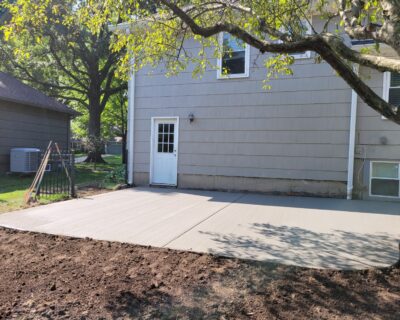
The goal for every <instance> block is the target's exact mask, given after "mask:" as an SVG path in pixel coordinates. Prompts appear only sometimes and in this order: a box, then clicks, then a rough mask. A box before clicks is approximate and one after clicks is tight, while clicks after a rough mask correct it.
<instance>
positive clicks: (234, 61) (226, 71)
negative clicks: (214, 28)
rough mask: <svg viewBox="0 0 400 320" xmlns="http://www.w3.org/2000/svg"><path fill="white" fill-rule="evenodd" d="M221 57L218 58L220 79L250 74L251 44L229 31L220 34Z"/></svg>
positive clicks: (218, 75)
mask: <svg viewBox="0 0 400 320" xmlns="http://www.w3.org/2000/svg"><path fill="white" fill-rule="evenodd" d="M219 44H220V46H221V57H220V58H219V59H218V73H217V77H218V79H226V78H228V79H229V78H243V77H248V76H249V69H250V46H249V45H248V44H246V43H244V42H243V41H242V40H240V39H237V38H235V37H233V36H232V35H230V34H229V33H226V32H223V33H220V35H219Z"/></svg>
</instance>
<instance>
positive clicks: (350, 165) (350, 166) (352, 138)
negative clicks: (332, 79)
mask: <svg viewBox="0 0 400 320" xmlns="http://www.w3.org/2000/svg"><path fill="white" fill-rule="evenodd" d="M353 69H354V72H355V73H357V74H358V69H359V66H358V65H354V67H353ZM356 124H357V93H356V92H355V91H354V90H352V91H351V110H350V132H349V133H350V134H349V154H348V162H347V200H351V199H352V198H353V188H354V186H353V176H354V155H355V146H356Z"/></svg>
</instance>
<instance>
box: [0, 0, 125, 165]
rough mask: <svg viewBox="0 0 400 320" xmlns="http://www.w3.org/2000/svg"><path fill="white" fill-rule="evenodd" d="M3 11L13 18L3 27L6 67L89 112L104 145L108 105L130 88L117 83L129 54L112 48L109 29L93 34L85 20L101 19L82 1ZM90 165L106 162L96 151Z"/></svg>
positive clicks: (0, 51)
mask: <svg viewBox="0 0 400 320" xmlns="http://www.w3.org/2000/svg"><path fill="white" fill-rule="evenodd" d="M102 4H104V3H103V2H102V1H97V5H99V6H100V5H102ZM3 6H5V7H6V8H7V10H8V12H9V16H10V18H9V19H8V21H7V23H6V24H5V25H4V26H3V27H2V28H1V30H2V32H3V37H2V42H1V46H0V60H1V61H2V63H1V66H0V68H1V69H3V70H5V71H8V72H10V73H12V74H13V75H15V76H16V77H18V78H20V79H22V80H24V81H25V82H28V83H30V84H32V85H33V86H35V87H36V88H38V89H40V90H42V91H44V92H46V93H48V94H49V95H51V96H53V97H56V98H58V99H60V100H62V101H64V102H66V103H68V104H69V105H72V106H75V107H76V109H79V111H83V113H87V114H88V123H87V128H86V129H87V135H88V136H89V137H92V138H94V139H97V140H99V139H100V137H101V115H102V113H103V111H104V109H105V107H106V105H107V103H108V102H109V100H110V98H111V97H112V96H113V95H114V94H118V93H120V92H122V91H124V90H125V89H126V84H125V83H124V82H121V81H118V80H117V79H116V73H117V70H116V62H117V61H118V59H119V58H120V57H121V55H123V50H119V51H118V52H113V51H112V50H111V49H110V38H111V33H110V32H109V30H108V28H107V25H106V24H103V25H101V26H99V28H98V29H97V32H96V33H93V32H91V30H90V28H89V26H87V25H85V24H84V23H82V17H86V18H88V19H92V18H95V17H93V16H92V13H91V12H90V3H88V2H86V1H81V0H36V1H30V0H8V1H5V2H4V3H3ZM86 161H88V162H102V161H103V160H102V158H101V154H99V152H90V153H89V155H88V158H87V160H86Z"/></svg>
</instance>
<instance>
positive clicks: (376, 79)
mask: <svg viewBox="0 0 400 320" xmlns="http://www.w3.org/2000/svg"><path fill="white" fill-rule="evenodd" d="M360 75H361V76H362V77H363V78H364V80H365V81H366V82H367V84H368V85H370V86H371V87H372V88H373V89H374V90H375V91H376V92H377V93H379V94H380V95H382V94H383V73H380V72H378V71H374V70H370V69H367V68H364V67H362V68H360ZM355 157H356V161H355V164H356V166H355V171H354V182H355V190H354V193H355V196H356V197H358V198H362V199H385V198H379V197H370V196H369V178H370V174H369V170H370V163H371V161H374V160H378V161H382V160H386V161H399V162H400V127H399V125H397V124H395V123H393V122H391V121H388V120H385V119H382V116H381V115H379V114H378V113H377V112H376V111H374V110H372V109H371V108H370V107H368V106H367V105H366V104H365V103H364V102H363V101H362V100H360V99H359V100H358V117H357V136H356V155H355Z"/></svg>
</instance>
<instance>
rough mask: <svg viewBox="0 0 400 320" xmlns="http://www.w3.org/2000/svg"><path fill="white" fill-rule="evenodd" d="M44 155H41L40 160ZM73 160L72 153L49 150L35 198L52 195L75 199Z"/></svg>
mask: <svg viewBox="0 0 400 320" xmlns="http://www.w3.org/2000/svg"><path fill="white" fill-rule="evenodd" d="M44 156H45V154H42V158H43V157H44ZM74 167H75V158H74V155H73V154H72V153H69V152H65V151H60V153H58V151H57V150H51V153H50V155H49V159H48V162H47V165H46V169H45V171H44V174H43V177H42V179H41V181H40V183H39V186H38V189H37V190H36V196H37V197H47V198H50V197H52V196H54V195H61V196H62V195H65V196H70V197H75V195H76V194H75V170H74Z"/></svg>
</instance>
